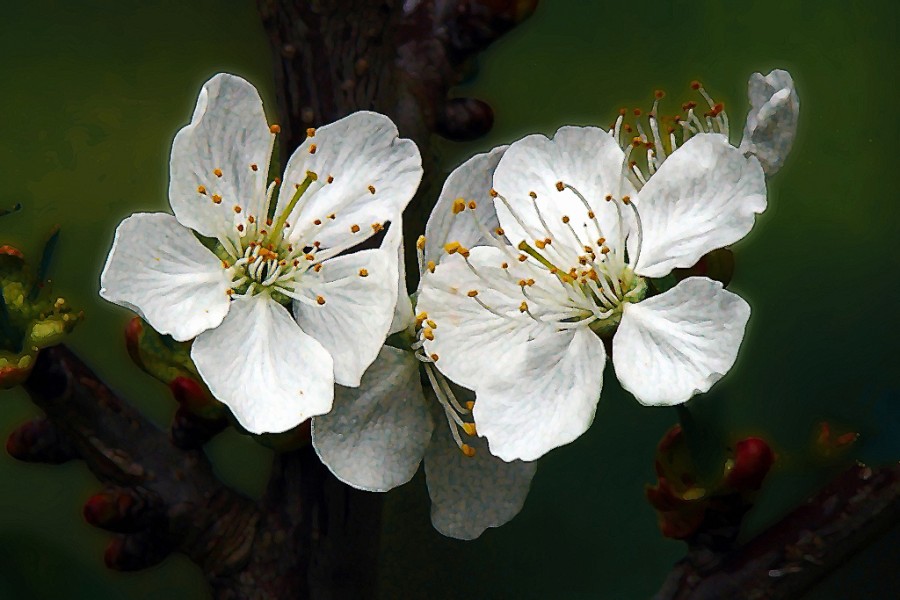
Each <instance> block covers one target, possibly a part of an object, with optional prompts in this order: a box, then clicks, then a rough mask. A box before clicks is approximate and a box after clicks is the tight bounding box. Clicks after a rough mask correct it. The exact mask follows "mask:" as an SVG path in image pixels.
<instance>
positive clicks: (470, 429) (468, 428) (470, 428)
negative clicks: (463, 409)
mask: <svg viewBox="0 0 900 600" xmlns="http://www.w3.org/2000/svg"><path fill="white" fill-rule="evenodd" d="M462 428H463V431H465V432H466V433H467V434H468V435H478V430H477V429H475V423H463V424H462Z"/></svg>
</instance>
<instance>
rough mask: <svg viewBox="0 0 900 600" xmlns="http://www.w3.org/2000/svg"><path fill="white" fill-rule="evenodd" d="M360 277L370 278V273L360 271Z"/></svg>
mask: <svg viewBox="0 0 900 600" xmlns="http://www.w3.org/2000/svg"><path fill="white" fill-rule="evenodd" d="M359 276H360V277H368V276H369V271H368V270H367V269H360V270H359Z"/></svg>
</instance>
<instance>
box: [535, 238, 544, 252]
mask: <svg viewBox="0 0 900 600" xmlns="http://www.w3.org/2000/svg"><path fill="white" fill-rule="evenodd" d="M534 245H535V246H537V247H538V249H539V250H543V249H544V248H545V247H546V246H547V242H545V241H544V240H534Z"/></svg>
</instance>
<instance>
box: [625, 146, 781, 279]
mask: <svg viewBox="0 0 900 600" xmlns="http://www.w3.org/2000/svg"><path fill="white" fill-rule="evenodd" d="M635 206H637V208H638V210H639V211H640V216H641V221H642V223H643V244H642V245H641V250H640V258H639V260H638V264H637V267H636V268H635V272H636V273H637V274H639V275H643V276H645V277H662V276H664V275H666V274H668V273H669V272H670V271H671V270H672V269H674V268H676V267H690V266H693V265H694V264H696V263H697V261H698V260H699V259H700V257H701V256H703V255H704V254H706V253H707V252H709V251H710V250H715V249H716V248H722V247H724V246H727V245H728V244H732V243H734V242H736V241H738V240H739V239H741V238H742V237H744V236H745V235H747V233H748V232H749V231H750V229H751V228H752V227H753V222H754V219H755V217H756V214H757V213H761V212H762V211H764V210H765V209H766V180H765V176H764V175H763V171H762V168H761V167H760V166H759V162H758V161H757V160H756V159H755V158H753V157H752V156H751V157H745V156H744V155H743V153H741V151H740V150H738V149H737V148H735V147H734V146H732V145H731V144H729V143H728V140H727V139H726V138H725V136H723V135H720V134H717V133H704V134H699V135H696V136H694V137H692V138H691V139H689V140H688V141H687V142H686V143H685V144H684V145H683V146H681V147H680V148H678V149H677V150H676V151H675V152H674V153H673V154H672V155H671V156H669V158H668V159H666V161H665V162H664V163H663V164H662V167H660V169H659V170H658V171H657V172H656V173H655V174H654V175H653V176H652V177H650V180H649V181H648V182H647V185H645V186H644V188H643V189H642V190H641V192H640V195H639V196H638V198H637V200H636V201H635ZM636 239H637V236H634V235H632V236H630V237H629V238H628V250H629V255H630V256H634V255H635V253H636V251H637V246H636Z"/></svg>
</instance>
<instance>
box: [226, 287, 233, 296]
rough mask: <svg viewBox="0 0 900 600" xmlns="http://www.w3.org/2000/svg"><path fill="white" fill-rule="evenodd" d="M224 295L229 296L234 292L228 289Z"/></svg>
mask: <svg viewBox="0 0 900 600" xmlns="http://www.w3.org/2000/svg"><path fill="white" fill-rule="evenodd" d="M225 293H226V294H227V295H229V296H231V295H232V294H234V290H233V289H231V288H229V289H227V290H225Z"/></svg>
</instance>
